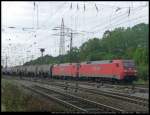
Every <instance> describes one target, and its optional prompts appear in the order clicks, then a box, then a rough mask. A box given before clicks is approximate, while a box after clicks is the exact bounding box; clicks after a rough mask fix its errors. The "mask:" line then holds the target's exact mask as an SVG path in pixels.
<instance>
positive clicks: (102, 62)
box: [81, 60, 112, 64]
mask: <svg viewBox="0 0 150 115" xmlns="http://www.w3.org/2000/svg"><path fill="white" fill-rule="evenodd" d="M105 63H112V60H102V61H87V62H82V63H81V64H105Z"/></svg>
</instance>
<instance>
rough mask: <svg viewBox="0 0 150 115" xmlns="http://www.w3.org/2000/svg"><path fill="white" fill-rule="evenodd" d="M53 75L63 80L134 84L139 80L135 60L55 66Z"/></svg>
mask: <svg viewBox="0 0 150 115" xmlns="http://www.w3.org/2000/svg"><path fill="white" fill-rule="evenodd" d="M52 75H53V76H57V77H62V78H64V77H65V78H86V79H93V80H113V81H128V82H132V81H133V80H135V79H137V70H136V68H135V64H134V62H133V60H104V61H90V62H83V63H72V64H59V65H54V66H53V68H52Z"/></svg>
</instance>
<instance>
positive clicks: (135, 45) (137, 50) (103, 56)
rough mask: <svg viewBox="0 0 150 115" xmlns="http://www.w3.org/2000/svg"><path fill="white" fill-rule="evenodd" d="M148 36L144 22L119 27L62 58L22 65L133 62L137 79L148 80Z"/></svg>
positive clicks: (46, 59) (74, 49) (46, 58)
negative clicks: (104, 61)
mask: <svg viewBox="0 0 150 115" xmlns="http://www.w3.org/2000/svg"><path fill="white" fill-rule="evenodd" d="M148 35H149V34H148V24H145V23H140V24H137V25H135V26H133V27H127V28H124V27H120V28H116V29H114V30H112V31H109V30H107V31H105V32H104V34H103V36H102V38H91V39H89V40H88V41H87V42H85V43H83V44H82V45H81V46H80V47H79V48H77V47H73V48H72V50H71V51H68V52H67V54H65V55H62V56H57V57H53V56H50V55H46V56H44V57H43V58H41V57H39V58H37V59H36V60H32V61H30V62H27V63H25V64H24V65H30V64H56V63H68V62H70V63H73V62H83V61H95V60H112V59H133V60H134V61H135V63H136V66H137V69H138V76H139V77H140V78H141V79H143V80H148V78H149V72H148V67H149V66H148V63H149V55H148V50H149V49H148ZM81 39H82V38H81Z"/></svg>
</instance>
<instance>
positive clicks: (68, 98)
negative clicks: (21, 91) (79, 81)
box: [23, 85, 124, 113]
mask: <svg viewBox="0 0 150 115" xmlns="http://www.w3.org/2000/svg"><path fill="white" fill-rule="evenodd" d="M23 87H25V88H27V89H29V90H32V91H34V92H36V93H38V94H40V95H43V96H46V97H48V98H50V99H53V100H55V101H57V102H58V103H61V104H63V105H64V106H66V107H69V108H70V109H73V110H76V111H80V112H87V113H91V112H94V113H95V112H124V111H123V110H121V109H117V108H114V107H111V106H107V105H104V104H100V103H97V102H94V101H91V100H88V99H84V98H81V97H78V96H75V95H71V94H68V93H64V92H61V91H56V90H53V89H49V88H45V87H43V86H40V85H33V86H32V87H28V86H24V85H23Z"/></svg>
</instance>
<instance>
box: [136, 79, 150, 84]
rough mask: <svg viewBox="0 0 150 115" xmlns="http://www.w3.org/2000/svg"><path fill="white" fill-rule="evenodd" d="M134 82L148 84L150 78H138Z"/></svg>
mask: <svg viewBox="0 0 150 115" xmlns="http://www.w3.org/2000/svg"><path fill="white" fill-rule="evenodd" d="M133 84H143V85H148V84H149V80H146V81H145V80H143V79H138V80H137V81H134V82H133Z"/></svg>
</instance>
